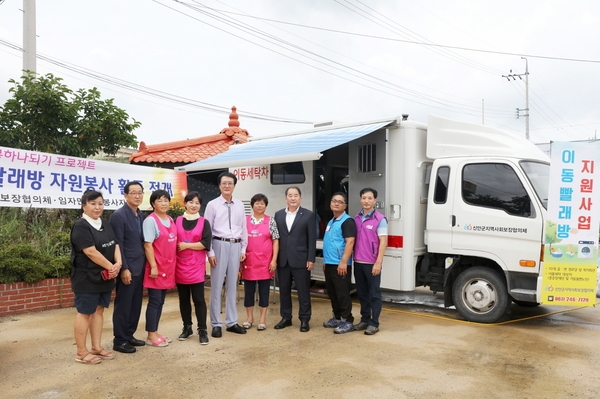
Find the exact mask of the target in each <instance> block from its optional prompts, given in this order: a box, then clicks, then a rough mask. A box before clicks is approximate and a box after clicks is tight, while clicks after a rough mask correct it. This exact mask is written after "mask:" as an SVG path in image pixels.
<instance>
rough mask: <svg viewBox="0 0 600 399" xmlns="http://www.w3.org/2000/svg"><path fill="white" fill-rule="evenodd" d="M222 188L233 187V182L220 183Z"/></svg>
mask: <svg viewBox="0 0 600 399" xmlns="http://www.w3.org/2000/svg"><path fill="white" fill-rule="evenodd" d="M221 185H222V186H233V182H230V181H224V182H223V183H221Z"/></svg>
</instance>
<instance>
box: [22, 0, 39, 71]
mask: <svg viewBox="0 0 600 399" xmlns="http://www.w3.org/2000/svg"><path fill="white" fill-rule="evenodd" d="M36 53H37V50H36V34H35V0H23V70H25V71H31V72H36V55H37V54H36Z"/></svg>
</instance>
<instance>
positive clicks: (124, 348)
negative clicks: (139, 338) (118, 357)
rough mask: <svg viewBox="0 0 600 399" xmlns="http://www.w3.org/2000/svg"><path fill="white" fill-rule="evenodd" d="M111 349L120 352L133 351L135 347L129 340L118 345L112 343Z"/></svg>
mask: <svg viewBox="0 0 600 399" xmlns="http://www.w3.org/2000/svg"><path fill="white" fill-rule="evenodd" d="M145 344H146V343H144V345H145ZM113 350H114V351H117V352H121V353H135V347H134V346H133V345H131V344H130V343H129V342H125V343H124V344H120V345H113Z"/></svg>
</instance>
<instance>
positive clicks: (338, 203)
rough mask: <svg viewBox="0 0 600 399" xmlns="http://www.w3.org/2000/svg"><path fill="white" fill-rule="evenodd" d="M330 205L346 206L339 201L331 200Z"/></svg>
mask: <svg viewBox="0 0 600 399" xmlns="http://www.w3.org/2000/svg"><path fill="white" fill-rule="evenodd" d="M331 203H332V204H337V205H346V203H345V202H344V201H340V200H334V199H332V200H331Z"/></svg>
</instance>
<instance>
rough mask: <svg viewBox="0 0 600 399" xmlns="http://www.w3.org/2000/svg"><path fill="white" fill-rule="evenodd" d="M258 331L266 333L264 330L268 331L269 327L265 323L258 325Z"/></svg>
mask: <svg viewBox="0 0 600 399" xmlns="http://www.w3.org/2000/svg"><path fill="white" fill-rule="evenodd" d="M256 329H257V330H258V331H264V330H266V329H267V325H266V324H264V323H259V324H258V326H257V327H256Z"/></svg>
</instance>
